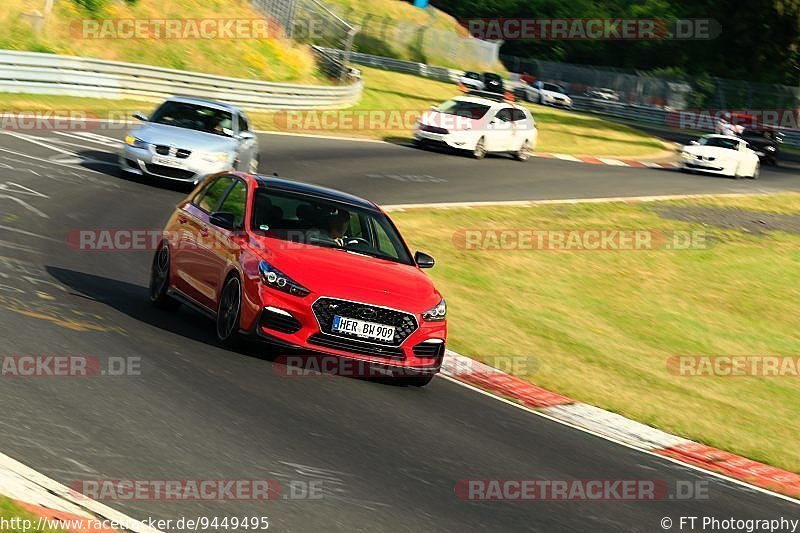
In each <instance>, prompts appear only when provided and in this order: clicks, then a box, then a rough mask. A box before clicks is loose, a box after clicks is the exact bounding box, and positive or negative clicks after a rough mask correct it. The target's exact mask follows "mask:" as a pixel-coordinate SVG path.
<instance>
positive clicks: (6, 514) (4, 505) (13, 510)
mask: <svg viewBox="0 0 800 533" xmlns="http://www.w3.org/2000/svg"><path fill="white" fill-rule="evenodd" d="M0 518H1V519H3V520H6V521H10V520H12V519H14V518H18V519H21V520H30V521H31V522H30V523H31V524H32V527H31V529H25V528H24V527H10V528H3V529H0V532H2V533H64V531H65V530H63V529H50V528H45V529H40V528H37V527H35V526H36V521H37V520H38V518H37V517H36V516H34V515H33V514H31V513H29V512H27V511H26V510H24V509H22V508H21V507H19V506H18V505H17V504H15V503H14V502H13V501H11V500H9V499H8V498H5V497H3V496H0ZM15 522H16V521H15ZM9 523H11V522H9ZM15 525H20V526H21V524H16V523H15Z"/></svg>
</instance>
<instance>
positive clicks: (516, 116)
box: [511, 109, 528, 122]
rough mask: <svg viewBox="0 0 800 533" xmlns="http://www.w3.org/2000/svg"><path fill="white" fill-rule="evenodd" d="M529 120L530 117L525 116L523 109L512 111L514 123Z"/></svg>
mask: <svg viewBox="0 0 800 533" xmlns="http://www.w3.org/2000/svg"><path fill="white" fill-rule="evenodd" d="M527 118H528V117H527V116H526V115H525V111H523V110H522V109H512V110H511V119H512V120H513V121H514V122H517V121H520V120H525V119H527Z"/></svg>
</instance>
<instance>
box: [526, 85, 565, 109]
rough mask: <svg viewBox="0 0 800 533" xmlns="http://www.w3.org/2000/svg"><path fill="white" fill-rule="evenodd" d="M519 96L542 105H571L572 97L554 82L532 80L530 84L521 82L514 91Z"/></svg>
mask: <svg viewBox="0 0 800 533" xmlns="http://www.w3.org/2000/svg"><path fill="white" fill-rule="evenodd" d="M514 93H515V95H516V96H517V97H519V98H522V99H524V100H527V101H528V102H536V103H538V104H542V105H554V106H561V107H572V98H570V97H569V96H567V91H565V90H564V88H563V87H561V86H560V85H556V84H555V83H547V82H543V81H534V82H532V83H530V84H527V83H522V84H521V85H520V86H519V87H517V89H516V90H515V91H514Z"/></svg>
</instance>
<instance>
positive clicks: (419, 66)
mask: <svg viewBox="0 0 800 533" xmlns="http://www.w3.org/2000/svg"><path fill="white" fill-rule="evenodd" d="M319 49H320V50H324V51H326V52H328V53H331V54H341V53H342V50H335V49H333V48H319ZM350 62H351V63H356V64H358V65H365V66H368V67H376V68H382V69H384V70H391V71H394V72H404V73H406V74H414V75H416V76H423V77H425V78H431V79H434V80H437V81H443V82H445V83H457V82H458V78H459V76H461V75H462V74H464V71H463V70H456V69H452V68H446V67H434V66H431V65H426V64H425V63H415V62H413V61H403V60H401V59H394V58H391V57H383V56H373V55H369V54H361V53H358V52H351V53H350Z"/></svg>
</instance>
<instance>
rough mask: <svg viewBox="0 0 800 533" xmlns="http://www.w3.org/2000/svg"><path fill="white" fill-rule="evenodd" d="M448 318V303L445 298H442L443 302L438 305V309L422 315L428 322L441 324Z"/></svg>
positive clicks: (435, 308)
mask: <svg viewBox="0 0 800 533" xmlns="http://www.w3.org/2000/svg"><path fill="white" fill-rule="evenodd" d="M446 317H447V302H445V301H444V298H442V301H441V302H439V303H438V304H437V305H436V307H434V308H433V309H430V310H428V311H425V312H424V313H422V318H423V319H425V320H427V321H428V322H441V321H442V320H444V319H445V318H446Z"/></svg>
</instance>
